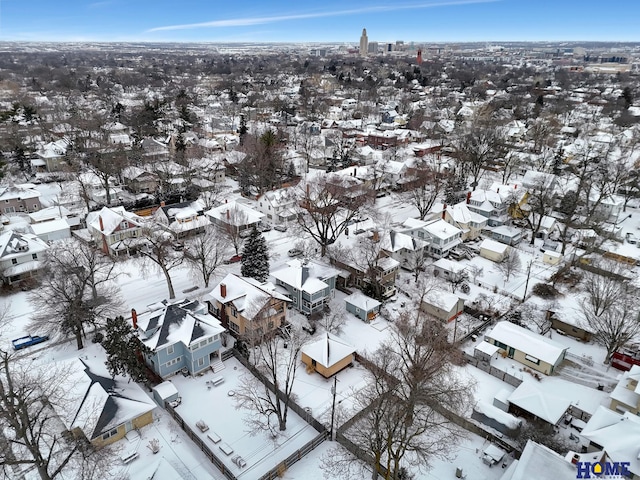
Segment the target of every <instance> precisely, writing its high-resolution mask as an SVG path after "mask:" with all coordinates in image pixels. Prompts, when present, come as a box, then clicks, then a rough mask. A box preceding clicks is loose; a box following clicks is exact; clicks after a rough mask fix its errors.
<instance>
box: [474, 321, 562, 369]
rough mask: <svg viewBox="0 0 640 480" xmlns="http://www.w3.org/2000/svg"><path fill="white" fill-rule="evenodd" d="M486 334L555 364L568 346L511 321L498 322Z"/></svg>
mask: <svg viewBox="0 0 640 480" xmlns="http://www.w3.org/2000/svg"><path fill="white" fill-rule="evenodd" d="M486 336H487V337H488V338H492V339H494V340H497V341H498V342H501V343H503V344H505V345H508V346H509V347H513V348H515V349H516V350H519V351H521V352H524V353H526V354H530V355H532V356H534V357H535V358H538V359H540V360H542V361H544V362H547V363H549V364H551V365H555V364H556V362H557V361H558V359H559V358H560V357H561V356H562V355H563V354H564V351H565V350H567V348H568V347H565V346H563V345H562V344H560V343H558V342H555V341H553V340H551V339H550V338H546V337H543V336H542V335H538V334H537V333H534V332H532V331H531V330H527V329H526V328H522V327H519V326H518V325H515V324H513V323H511V322H499V323H497V324H496V326H495V327H493V329H492V330H491V331H490V332H488V333H487V335H486Z"/></svg>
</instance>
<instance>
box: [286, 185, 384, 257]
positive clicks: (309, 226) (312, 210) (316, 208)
mask: <svg viewBox="0 0 640 480" xmlns="http://www.w3.org/2000/svg"><path fill="white" fill-rule="evenodd" d="M298 193H299V196H300V198H299V212H298V225H299V226H300V228H301V229H302V231H303V232H306V233H308V234H309V235H310V236H311V238H313V239H314V240H315V241H316V242H317V243H318V244H319V245H320V249H321V252H320V254H321V256H323V257H324V256H325V255H326V253H327V247H328V246H329V245H332V244H333V243H334V242H335V241H336V240H337V239H338V237H339V236H340V235H342V233H344V231H345V229H346V228H347V226H349V224H350V223H351V221H352V220H353V219H354V218H356V216H357V215H358V214H359V213H360V212H361V211H362V210H363V209H364V208H365V207H366V206H368V205H370V204H371V203H372V200H373V195H372V192H370V191H367V190H366V189H365V188H364V187H363V186H362V185H360V184H358V183H352V182H350V181H349V179H348V178H341V177H338V176H323V177H318V178H315V179H313V180H312V181H309V182H307V183H306V184H305V185H302V184H300V186H299V191H298Z"/></svg>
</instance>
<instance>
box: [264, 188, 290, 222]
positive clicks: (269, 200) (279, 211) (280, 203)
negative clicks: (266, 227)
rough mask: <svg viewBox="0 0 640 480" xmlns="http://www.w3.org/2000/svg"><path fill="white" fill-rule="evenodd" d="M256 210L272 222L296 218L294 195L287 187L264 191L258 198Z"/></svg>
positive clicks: (288, 220)
mask: <svg viewBox="0 0 640 480" xmlns="http://www.w3.org/2000/svg"><path fill="white" fill-rule="evenodd" d="M257 210H258V211H259V212H261V213H262V214H264V215H265V217H266V218H267V220H268V221H269V222H270V223H273V224H283V223H287V222H290V221H292V220H294V219H295V218H296V196H295V194H293V192H292V191H291V190H290V189H288V188H280V189H278V190H271V191H269V192H266V193H265V194H264V195H262V196H261V197H260V198H258V207H257Z"/></svg>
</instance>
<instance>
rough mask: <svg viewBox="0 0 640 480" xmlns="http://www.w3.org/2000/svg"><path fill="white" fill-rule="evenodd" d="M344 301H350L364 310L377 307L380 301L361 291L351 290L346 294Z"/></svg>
mask: <svg viewBox="0 0 640 480" xmlns="http://www.w3.org/2000/svg"><path fill="white" fill-rule="evenodd" d="M344 301H345V302H347V303H350V304H351V305H353V306H354V307H356V308H360V309H362V310H364V311H365V312H368V311H370V310H373V309H374V308H378V307H379V306H380V305H382V303H380V302H379V301H378V300H375V299H373V298H371V297H368V296H366V295H365V294H364V293H362V292H353V293H352V294H351V295H347V296H346V297H345V298H344Z"/></svg>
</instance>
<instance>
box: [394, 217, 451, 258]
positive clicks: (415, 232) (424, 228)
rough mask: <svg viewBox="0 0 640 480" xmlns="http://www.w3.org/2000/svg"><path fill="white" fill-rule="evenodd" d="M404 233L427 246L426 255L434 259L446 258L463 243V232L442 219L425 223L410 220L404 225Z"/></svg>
mask: <svg viewBox="0 0 640 480" xmlns="http://www.w3.org/2000/svg"><path fill="white" fill-rule="evenodd" d="M403 227H404V228H405V230H404V232H405V233H408V234H410V235H411V236H413V237H417V238H418V239H420V240H424V241H425V242H426V244H427V246H426V249H425V251H426V253H428V254H429V255H431V256H432V257H434V258H441V257H444V256H446V255H447V254H448V253H449V251H450V250H451V249H453V248H454V247H456V246H457V245H459V244H460V243H462V230H460V229H459V228H458V227H454V226H453V225H450V224H449V223H447V222H446V221H444V220H442V219H441V218H440V219H437V220H431V221H424V220H418V219H414V218H408V219H407V220H405V222H404V223H403Z"/></svg>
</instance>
